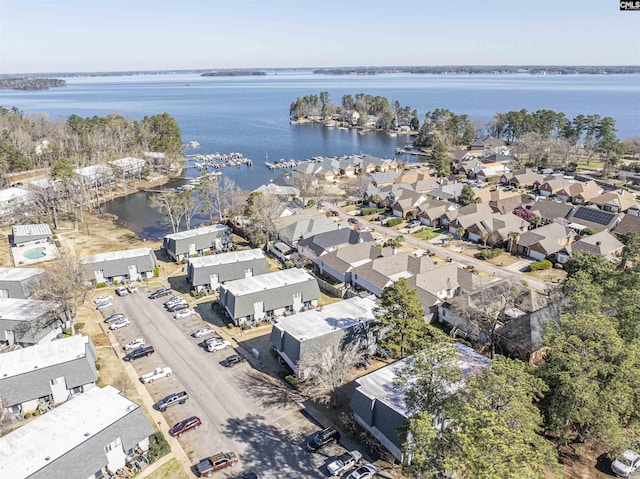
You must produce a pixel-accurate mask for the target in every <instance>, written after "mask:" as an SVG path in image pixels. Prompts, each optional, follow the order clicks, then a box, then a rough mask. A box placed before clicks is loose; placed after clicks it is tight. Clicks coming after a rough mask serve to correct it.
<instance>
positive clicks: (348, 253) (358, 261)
mask: <svg viewBox="0 0 640 479" xmlns="http://www.w3.org/2000/svg"><path fill="white" fill-rule="evenodd" d="M390 254H392V251H391V248H383V249H380V248H378V247H377V246H375V245H374V244H373V243H363V244H354V245H348V246H344V247H342V248H338V249H336V250H334V251H331V252H329V253H327V254H325V255H322V256H321V257H320V258H319V261H318V263H317V264H318V270H319V271H320V274H321V275H323V276H328V277H330V278H332V279H334V280H335V281H338V282H340V283H345V284H350V283H351V277H352V271H353V269H354V268H357V267H358V266H361V265H363V264H365V263H368V262H370V261H373V260H374V259H375V258H379V257H381V256H384V255H390Z"/></svg>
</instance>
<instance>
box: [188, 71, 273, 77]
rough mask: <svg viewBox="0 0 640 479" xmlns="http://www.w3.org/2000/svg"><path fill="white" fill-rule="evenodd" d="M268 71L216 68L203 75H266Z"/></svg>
mask: <svg viewBox="0 0 640 479" xmlns="http://www.w3.org/2000/svg"><path fill="white" fill-rule="evenodd" d="M266 74H267V72H263V71H260V70H216V71H212V72H205V73H203V74H202V75H200V76H202V77H245V76H265V75H266Z"/></svg>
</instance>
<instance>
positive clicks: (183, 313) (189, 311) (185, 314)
mask: <svg viewBox="0 0 640 479" xmlns="http://www.w3.org/2000/svg"><path fill="white" fill-rule="evenodd" d="M192 314H196V311H195V309H192V308H187V309H183V310H182V311H180V312H179V313H178V314H176V315H175V316H174V317H173V319H184V318H188V317H189V316H191V315H192Z"/></svg>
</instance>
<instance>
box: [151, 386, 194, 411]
mask: <svg viewBox="0 0 640 479" xmlns="http://www.w3.org/2000/svg"><path fill="white" fill-rule="evenodd" d="M187 399H189V394H187V391H181V392H179V393H173V394H169V395H168V396H166V397H164V398H162V399H160V401H158V402H157V403H156V404H155V407H156V408H157V409H158V410H159V411H160V412H165V411H166V410H167V408H169V407H171V406H175V405H176V404H184V403H185V402H187Z"/></svg>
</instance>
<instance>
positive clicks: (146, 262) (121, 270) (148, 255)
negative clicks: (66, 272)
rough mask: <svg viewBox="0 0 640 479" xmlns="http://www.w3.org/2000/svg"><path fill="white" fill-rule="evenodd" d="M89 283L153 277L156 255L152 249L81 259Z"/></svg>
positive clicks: (96, 255) (139, 249)
mask: <svg viewBox="0 0 640 479" xmlns="http://www.w3.org/2000/svg"><path fill="white" fill-rule="evenodd" d="M80 265H81V267H82V269H83V271H84V277H85V279H86V280H87V281H95V282H96V284H101V283H113V282H115V281H118V282H126V281H139V280H146V279H149V278H152V277H153V270H154V269H155V267H156V255H155V254H154V253H153V250H152V249H151V248H137V249H129V250H122V251H112V252H110V253H100V254H94V255H91V256H84V257H82V258H80Z"/></svg>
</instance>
